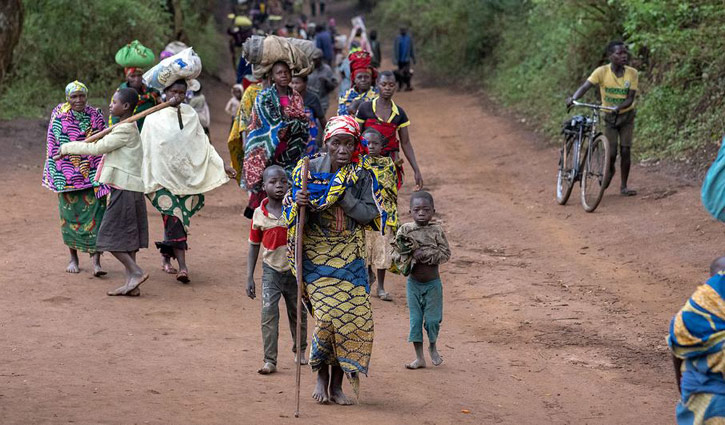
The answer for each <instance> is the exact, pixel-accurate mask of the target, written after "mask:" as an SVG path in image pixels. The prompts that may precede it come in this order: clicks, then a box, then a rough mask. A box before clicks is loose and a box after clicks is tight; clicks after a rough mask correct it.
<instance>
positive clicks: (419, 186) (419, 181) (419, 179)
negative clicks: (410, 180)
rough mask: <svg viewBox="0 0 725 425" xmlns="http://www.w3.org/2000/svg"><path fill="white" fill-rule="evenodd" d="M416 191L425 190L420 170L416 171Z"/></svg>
mask: <svg viewBox="0 0 725 425" xmlns="http://www.w3.org/2000/svg"><path fill="white" fill-rule="evenodd" d="M415 190H416V191H418V190H423V174H421V173H420V170H416V171H415Z"/></svg>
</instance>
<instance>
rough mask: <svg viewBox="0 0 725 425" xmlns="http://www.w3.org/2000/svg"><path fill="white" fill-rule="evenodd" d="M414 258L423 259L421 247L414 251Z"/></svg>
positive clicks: (416, 259)
mask: <svg viewBox="0 0 725 425" xmlns="http://www.w3.org/2000/svg"><path fill="white" fill-rule="evenodd" d="M413 259H414V260H415V261H421V260H422V259H423V251H422V250H420V249H416V250H415V251H413Z"/></svg>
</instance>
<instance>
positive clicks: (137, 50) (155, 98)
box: [108, 40, 161, 131]
mask: <svg viewBox="0 0 725 425" xmlns="http://www.w3.org/2000/svg"><path fill="white" fill-rule="evenodd" d="M155 61H156V59H155V56H154V53H153V52H152V51H151V49H149V48H147V47H144V45H142V44H141V43H140V42H139V41H138V40H134V41H133V42H131V43H129V44H127V45H125V46H124V47H122V48H121V49H119V50H118V52H116V63H117V64H119V65H121V66H122V67H123V74H124V75H125V77H126V81H124V82H123V83H121V85H120V86H118V90H121V89H125V88H132V89H134V90H136V93H138V103H136V107H135V108H134V110H133V113H134V114H138V113H140V112H143V111H145V110H147V109H149V108H152V107H154V106H156V105H158V104H159V103H160V101H161V93H160V92H159V91H158V90H156V89H154V88H151V87H148V86H147V85H146V83H144V80H143V74H144V70H145V69H147V68H150V67H151V66H153V65H154V62H155ZM144 120H145V118H141V119H140V120H138V121H137V123H138V129H139V131H141V130H142V129H143V123H144ZM118 121H119V120H118V117H115V116H110V117H109V121H108V122H109V125H113V124H116V123H117V122H118Z"/></svg>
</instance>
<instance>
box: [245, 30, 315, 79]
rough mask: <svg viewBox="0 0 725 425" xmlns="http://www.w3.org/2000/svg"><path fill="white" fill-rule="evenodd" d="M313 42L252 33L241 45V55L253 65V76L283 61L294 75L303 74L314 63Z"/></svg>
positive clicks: (311, 68) (307, 72)
mask: <svg viewBox="0 0 725 425" xmlns="http://www.w3.org/2000/svg"><path fill="white" fill-rule="evenodd" d="M315 49H316V47H315V43H313V42H312V41H309V40H299V39H294V38H284V37H278V36H276V35H268V36H266V37H263V36H259V35H253V36H251V37H249V38H248V39H247V41H245V42H244V44H243V45H242V56H243V57H244V59H246V60H247V62H249V63H250V64H252V65H253V66H254V76H255V77H256V78H262V77H264V75H265V74H267V73H268V72H269V71H270V70H271V69H272V66H273V65H274V64H275V63H276V62H285V63H286V64H287V65H288V66H289V67H290V69H291V70H292V75H294V76H305V75H308V74H309V73H311V72H312V70H313V69H314V68H315V65H314V63H313V61H312V57H313V55H314V53H315Z"/></svg>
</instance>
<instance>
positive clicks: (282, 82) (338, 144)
mask: <svg viewBox="0 0 725 425" xmlns="http://www.w3.org/2000/svg"><path fill="white" fill-rule="evenodd" d="M349 53H350V54H349V55H347V57H346V61H347V63H348V64H349V71H350V75H351V79H352V86H351V87H350V89H348V90H347V91H345V92H343V93H341V95H340V97H339V101H338V102H337V103H338V107H337V108H336V109H337V114H336V115H335V116H332V117H330V118H329V119H328V118H327V117H326V114H327V111H328V109H330V102H329V101H324V102H323V101H322V99H321V98H320V97H318V93H321V92H327V93H328V94H330V93H332V92H333V91H334V90H335V89H336V88H337V84H338V83H337V81H336V80H335V78H334V77H330V72H329V71H330V67H329V64H328V63H326V61H325V60H324V52H323V51H322V49H318V50H317V51H316V52H315V54H314V55H313V57H312V58H311V60H313V61H314V62H315V68H314V70H313V73H312V76H313V77H314V79H313V78H311V76H310V75H301V74H299V73H297V72H296V69H297V67H296V66H295V65H296V64H295V63H290V62H289V61H284V60H282V61H278V62H276V63H274V64H273V66H271V68H270V69H269V72H267V73H266V74H265V75H264V76H263V78H261V79H258V81H256V82H252V83H251V84H247V85H246V87H245V86H244V85H237V86H235V87H233V88H232V93H233V96H234V101H230V102H228V104H227V109H230V112H231V111H232V110H234V109H235V108H236V111H234V117H233V123H232V128H231V131H230V136H229V139H228V148H229V151H230V155H231V165H230V166H227V165H225V164H224V162H223V160H222V159H221V157H220V156H219V154H218V153H217V152H216V150H215V149H214V147H213V146H212V144H211V143H210V142H209V138H208V136H207V133H206V132H205V129H204V128H203V125H202V123H201V122H200V119H199V115H198V113H197V112H196V111H195V110H194V108H193V107H192V106H190V105H189V104H188V97H190V96H187V92H189V91H190V89H191V86H192V85H193V84H192V83H193V82H192V81H189V80H187V79H184V78H180V79H176V80H173V81H168V82H167V83H165V84H164V87H163V88H162V89H160V90H156V89H154V88H151V87H149V86H148V85H147V82H146V81H145V80H144V78H143V75H144V71H146V69H141V68H139V67H127V68H125V69H124V70H123V75H124V77H125V79H124V81H123V82H122V83H121V85H120V86H119V88H118V90H117V91H116V92H115V94H114V95H113V98H112V99H111V100H110V104H109V117H107V118H105V117H104V116H103V114H102V112H101V111H100V110H99V109H97V108H95V107H92V106H90V105H89V104H88V94H89V89H88V87H87V86H86V85H85V84H83V83H81V82H78V81H74V82H72V83H70V84H68V86H67V87H66V89H65V97H66V101H65V102H63V103H61V104H60V105H58V107H56V108H55V109H54V110H53V113H52V116H51V120H50V123H49V126H48V134H47V136H48V137H47V159H46V163H45V170H44V175H43V184H44V186H45V187H47V188H48V189H50V190H52V191H53V192H55V193H57V194H58V199H59V211H60V218H61V231H62V235H63V240H64V242H65V244H66V245H67V247H68V249H69V255H70V260H69V264H68V267H67V271H68V272H71V273H78V272H79V271H80V261H79V258H78V251H81V252H87V253H89V254H90V255H91V258H92V262H93V274H94V275H95V276H99V277H100V276H103V275H105V274H106V272H105V271H104V269H103V268H102V266H101V263H100V255H101V253H103V252H109V253H111V254H112V255H113V256H114V257H115V258H116V259H118V261H119V262H121V263H122V264H123V266H124V268H125V271H126V277H125V282H124V283H123V284H122V285H120V286H119V287H117V288H116V289H113V290H111V291H109V292H108V294H109V295H126V296H139V295H141V290H140V286H141V284H143V283H144V282H145V281H147V280H148V278H149V274H148V273H147V271H146V270H147V268H146V267H145V266H144V267H142V265H141V264H139V262H138V259H137V253H138V251H139V250H140V249H143V248H147V247H148V243H149V236H148V222H147V209H146V200H148V201H150V203H151V205H152V206H153V208H154V209H156V210H157V211H158V212H159V213H160V215H161V218H162V220H160V224H162V225H163V234H164V237H163V239H162V240H159V241H157V242H156V243H155V246H156V248H157V249H158V251H159V256H160V266H161V269H162V270H163V271H164V272H166V273H169V274H173V275H174V276H175V278H176V280H178V281H179V282H182V283H189V282H190V280H191V277H190V273H189V267H188V265H187V259H186V253H187V250H188V247H189V244H188V234H189V227H190V224H191V223H190V222H191V218H192V217H193V216H194V214H196V213H197V212H198V211H199V210H200V209H202V208H203V206H204V194H205V193H206V192H209V191H211V190H213V189H214V188H217V187H219V186H221V185H223V184H225V183H226V182H227V181H228V180H229V178H236V179H237V182H238V184H239V186H240V187H241V188H243V189H244V190H246V191H247V193H248V195H249V198H248V201H247V207H246V210H245V216H247V217H248V218H250V219H251V223H250V234H249V244H250V249H249V254H248V267H249V269H248V270H249V272H248V276H247V288H246V290H247V295H248V296H249V297H250V298H256V285H255V282H254V274H255V265H256V262H257V260H258V257H259V256H260V255H261V257H262V263H263V273H262V297H261V298H262V336H263V338H262V340H263V345H264V364H263V366H262V368H260V369H259V373H261V374H271V373H274V372H275V371H276V363H277V339H278V325H279V310H278V306H277V304H278V303H279V301H280V299H284V300H285V302H286V305H287V312H288V316H289V319H290V327H291V329H292V330H293V338H294V337H295V334H294V329H295V328H296V317H295V316H296V305H297V304H296V303H297V293H296V280H295V277H294V273H296V270H297V268H296V264H295V261H294V258H295V255H294V254H295V252H294V248H295V245H294V243H293V241H294V238H295V235H297V234H298V232H302V234H303V250H304V251H303V254H302V259H303V262H302V264H301V265H300V270H302V273H303V276H302V277H303V282H304V290H303V294H304V295H303V296H304V305H305V306H306V307H305V310H307V311H309V312H310V314H312V316H313V317H314V330H313V331H312V337H311V344H310V346H311V351H310V354H309V357H307V356H305V350H306V348H307V345H308V344H307V338H306V314H303V323H301V327H302V334H301V335H300V336H301V340H302V343H301V345H300V346H299V347H297V346H296V345H293V351H294V352H295V359H296V361H299V362H302V363H309V364H310V365H311V367H312V369H313V371H316V372H317V376H318V379H317V385H316V388H315V390H314V392H313V397H314V399H315V400H317V401H319V402H321V403H327V402H334V403H338V404H352V403H353V402H354V399H353V398H351V397H348V396H346V395H345V394H344V393H343V391H342V383H343V378H344V376H347V377H348V379H349V382H350V383H351V385H352V387H353V390H354V392H355V393H356V394H358V391H359V383H360V380H359V377H360V375H361V374H367V372H368V368H369V364H370V357H371V354H372V347H373V339H374V322H373V309H372V304H371V301H370V293H371V285H372V284H373V283H374V281H377V283H378V290H377V292H376V295H377V296H378V297H379V298H380V299H381V300H383V301H390V300H391V299H392V297H391V295H390V294H389V293H388V292H387V291H385V288H384V279H385V272H386V271H388V270H389V271H393V272H395V273H402V274H405V275H409V276H410V277H409V281H408V287H409V288H408V293H407V299H408V304H409V306H410V308H411V313H410V314H411V330H410V337H409V340H410V342H412V343H413V344H414V348H415V353H416V360H415V361H413V362H411V363H409V364H407V365H406V367H408V368H409V369H418V368H422V367H425V366H426V362H425V358H424V356H423V351H422V347H423V333H422V329H423V328H425V329H426V331H427V333H428V336H429V342H430V346H429V353H430V356H431V360H432V362H433V364H434V365H439V364H441V363H442V361H443V359H442V357H441V356H440V354H439V353H438V351H437V348H436V339H437V335H438V330H439V325H440V322H441V320H442V286H441V282H440V276H439V274H438V265H439V264H441V263H443V262H445V261H447V260H448V258H449V257H450V250H449V248H448V244H447V242H446V240H445V235H444V234H443V231H442V228H440V226H438V225H436V224H435V223H434V222H431V220H432V218H433V215H434V211H435V210H434V206H433V197H432V195H431V194H429V193H427V192H424V191H422V189H423V185H424V181H423V175H422V172H421V170H420V167H419V166H418V163H417V161H416V157H415V151H414V149H413V144H412V142H411V140H410V134H409V126H410V120H409V118H408V115H407V114H406V112H405V110H404V109H403V108H402V107H401V106H400V105H398V104H397V103H396V102H395V101H393V97H394V95H395V93H396V91H397V89H398V86H399V84H398V81H397V79H396V75H395V73H394V72H393V71H383V72H378V70H377V67H376V66H375V65H374V62H376V63H378V64H379V63H380V61H379V60H377V61H374V60H373V59H374V58H373V56H372V55H371V53H370V52H369V51H366V50H361V49H360V48H359V47H358V46H356V45H352V47H351V48H350V52H349ZM407 54H408V55H409V56H412V46H411V47H410V48H409V50H408V53H407ZM315 73H316V74H317V75H315ZM312 87H314V89H312ZM313 90H314V91H313ZM192 91H193V90H192ZM162 103H165V104H164V105H162V106H163V108H161V109H159V110H157V111H155V112H153V113H150V114H148V115H147V116H146V117H145V118H144V119H137V118H138V115H136V114H138V113H141V112H143V111H146V112H148V109H150V108H153V107H156V106H158V105H161V104H162ZM144 113H145V112H144ZM134 115H136V116H134ZM107 123H109V124H112V125H113V127H112V128H111V131H110V133H108V134H106V135H105V136H104V137H102V138H100V139H98V140H95V141H93V142H86V139H88V138H90V137H92V135H94V134H96V133H98V132H101V131H104V130H105V129H106V125H107ZM315 127H317V129H319V130H320V131H319V132H317V133H314V134H313V133H312V132H311V129H313V128H315ZM401 150H402V152H403V155H404V156H405V158H406V159H407V161H408V163H409V166H410V169H411V171H412V175H413V180H414V182H415V186H416V190H418V191H419V192H416V193H415V194H414V196H413V197H412V199H411V211H413V214H414V219H415V221H414V223H409V224H408V225H406V226H401V225H400V224H399V222H398V215H397V203H398V199H397V197H398V189H400V187H401V186H402V185H403V182H404V177H405V172H404V166H403V158H402V157H401V156H400V151H401ZM305 157H308V158H309V164H310V167H309V170H308V172H307V174H306V175H303V174H302V159H303V158H305ZM303 182H306V183H307V184H306V185H304V184H303ZM303 186H306V188H307V189H303ZM300 207H306V208H307V209H308V211H309V215H308V220H307V222H306V224H305V225H304V227H303V226H301V224H300V222H299V220H298V213H299V208H300ZM399 229H400V231H399Z"/></svg>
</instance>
